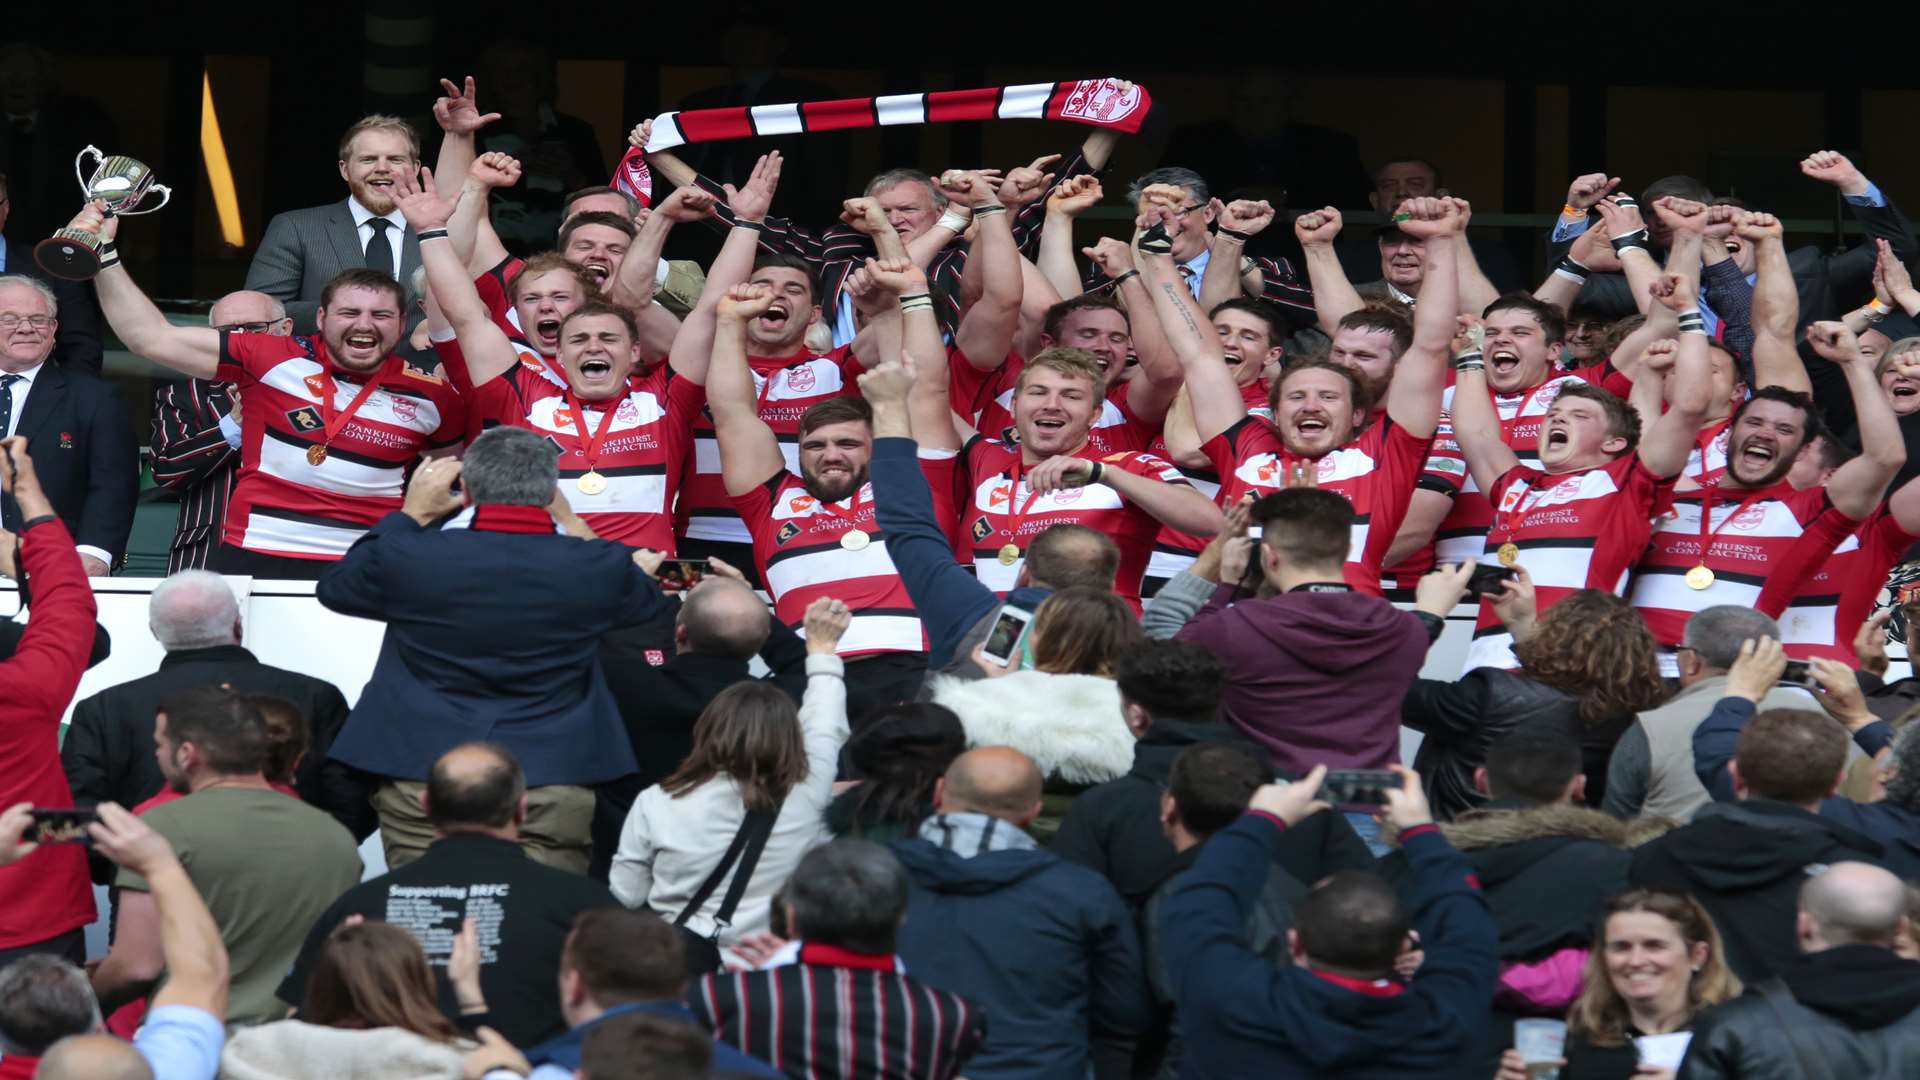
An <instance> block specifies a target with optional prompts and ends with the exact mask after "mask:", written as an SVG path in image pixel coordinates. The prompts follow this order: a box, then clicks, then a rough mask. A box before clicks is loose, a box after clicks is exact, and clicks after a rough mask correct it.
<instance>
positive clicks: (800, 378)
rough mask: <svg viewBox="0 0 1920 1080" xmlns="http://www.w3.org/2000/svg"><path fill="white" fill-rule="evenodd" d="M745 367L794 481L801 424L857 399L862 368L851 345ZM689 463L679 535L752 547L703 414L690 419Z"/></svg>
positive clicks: (753, 359) (751, 361)
mask: <svg viewBox="0 0 1920 1080" xmlns="http://www.w3.org/2000/svg"><path fill="white" fill-rule="evenodd" d="M747 366H748V367H750V368H752V369H753V389H754V393H755V394H757V395H759V401H760V419H761V420H762V421H764V422H765V423H766V425H767V426H768V427H770V428H772V429H773V434H774V437H775V438H777V439H779V440H780V452H781V454H783V455H785V457H786V459H787V471H788V472H791V473H793V474H794V475H796V476H797V475H799V473H800V418H801V417H802V416H805V415H806V413H807V410H808V409H811V408H813V407H814V406H815V405H818V404H820V403H821V402H823V401H831V400H833V399H834V398H837V397H859V396H860V384H859V383H858V382H857V381H856V380H857V379H858V378H859V376H860V373H861V372H863V371H865V370H866V368H865V367H863V366H862V365H861V363H860V360H859V358H858V357H856V356H854V355H853V347H852V346H851V345H842V346H840V347H839V348H837V349H835V350H833V351H832V352H830V353H828V354H826V355H825V356H815V355H813V354H812V353H809V352H807V351H806V350H805V349H802V350H801V351H800V352H797V353H795V354H793V355H792V356H786V357H766V356H750V357H748V358H747ZM689 458H690V460H691V463H692V465H691V467H690V468H689V469H687V470H686V480H685V483H684V484H683V486H682V488H681V491H680V506H679V509H678V511H676V514H675V520H676V521H678V522H679V528H678V533H679V535H681V536H683V537H686V538H687V539H690V540H708V541H717V542H720V543H727V544H746V543H751V542H752V540H753V537H752V535H751V533H750V532H749V531H748V529H747V526H746V525H745V524H744V523H743V522H742V521H741V520H740V515H739V514H738V513H737V512H735V510H734V503H733V501H732V500H730V499H728V498H727V485H726V483H725V482H724V481H722V480H721V478H720V441H719V439H718V438H716V437H715V436H714V433H713V418H712V417H711V416H709V415H708V414H707V410H706V409H704V408H702V409H701V410H700V411H699V412H698V413H696V414H695V415H694V418H693V446H692V449H691V451H690V453H689Z"/></svg>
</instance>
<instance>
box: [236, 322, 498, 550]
mask: <svg viewBox="0 0 1920 1080" xmlns="http://www.w3.org/2000/svg"><path fill="white" fill-rule="evenodd" d="M328 374H331V376H332V381H333V402H332V406H333V409H334V410H336V415H337V414H338V413H344V412H345V411H346V410H347V408H348V407H349V406H350V405H351V404H352V403H353V400H354V398H355V397H356V396H358V395H359V393H360V391H361V389H362V388H363V387H364V386H365V385H366V382H367V380H368V379H369V378H378V379H379V380H380V386H379V388H378V389H376V390H374V391H373V392H372V393H371V394H369V395H368V396H367V398H366V400H365V402H364V403H362V404H361V406H360V409H359V410H358V411H357V412H355V413H354V414H353V416H352V418H351V419H349V420H348V421H347V422H346V426H345V427H343V428H341V429H340V431H339V433H338V434H337V435H336V436H334V438H333V439H332V440H331V442H329V441H328V440H327V437H326V432H325V430H324V428H325V410H324V409H323V407H322V404H321V403H322V400H323V395H325V393H326V392H327V381H326V376H327V375H328ZM214 378H215V379H217V380H219V381H221V382H227V383H233V384H235V385H236V386H238V387H239V388H240V389H239V393H240V402H241V408H242V414H243V415H244V416H245V417H246V420H245V422H244V423H243V425H242V428H243V430H242V432H241V441H240V472H239V475H238V477H237V478H236V480H235V482H234V486H233V495H232V499H231V501H230V503H229V504H228V507H227V522H226V528H225V531H224V533H223V534H222V535H223V539H224V540H225V542H226V543H229V544H232V545H234V546H236V547H242V548H246V549H247V550H248V551H256V552H259V553H261V554H263V555H282V556H287V557H290V558H296V559H338V558H339V557H340V556H342V555H344V554H346V551H347V548H349V547H351V546H353V542H354V541H355V540H358V539H359V538H360V536H361V534H363V533H365V532H366V531H367V529H368V527H370V526H372V525H373V523H374V522H376V521H379V520H380V519H381V518H382V517H384V516H386V515H387V514H388V513H389V512H390V511H394V510H398V509H400V504H401V497H402V495H403V493H404V489H403V486H402V485H403V483H404V478H405V476H406V470H407V466H408V465H411V464H412V463H413V460H414V459H415V458H417V457H419V456H420V453H421V451H423V450H430V449H434V448H436V447H441V446H451V445H454V444H456V443H458V442H459V441H460V439H461V436H462V434H463V433H464V431H465V428H466V415H465V403H464V402H463V401H462V400H461V399H460V397H459V395H458V394H457V393H455V391H454V389H453V387H452V386H451V385H450V384H449V383H448V382H447V381H446V380H445V379H444V378H442V377H441V376H439V375H435V374H432V373H430V372H425V371H421V370H419V369H417V368H412V367H409V366H407V364H406V363H405V362H404V361H402V360H401V359H400V358H399V357H397V356H389V357H387V359H386V362H385V364H383V365H382V367H381V368H380V369H378V372H377V373H363V372H355V371H348V370H346V369H343V368H341V367H340V366H339V365H337V364H335V363H334V362H333V361H332V360H331V359H330V358H329V357H328V356H327V347H326V343H325V342H323V341H321V340H320V339H319V338H318V337H273V336H270V335H267V334H234V333H222V334H221V335H220V367H219V370H218V371H216V372H215V374H214ZM322 444H325V445H326V446H327V455H326V457H325V459H323V460H322V461H321V462H320V464H318V465H315V464H312V463H310V462H309V461H308V460H307V453H308V452H309V451H310V450H311V449H312V448H314V447H316V446H320V445H322Z"/></svg>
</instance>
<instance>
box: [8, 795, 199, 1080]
mask: <svg viewBox="0 0 1920 1080" xmlns="http://www.w3.org/2000/svg"><path fill="white" fill-rule="evenodd" d="M31 809H32V805H31V804H29V803H17V804H15V805H12V806H9V807H8V808H7V809H6V810H4V811H0V867H6V866H9V865H16V864H21V860H23V859H25V858H27V857H28V856H29V855H31V854H32V853H33V851H34V848H35V845H34V844H32V843H22V838H23V837H24V836H25V834H26V831H27V829H28V827H29V826H30V825H31V824H32V820H33V819H32V818H31V817H30V816H29V811H30V810H31ZM97 812H98V814H99V821H97V822H95V823H93V824H91V825H88V826H87V834H88V835H89V836H90V837H92V839H93V845H94V847H95V848H96V849H97V850H98V851H99V852H100V853H101V854H103V855H105V856H106V857H107V858H109V859H111V860H113V862H114V863H116V864H117V865H119V866H120V867H121V869H123V870H124V871H126V872H127V873H129V874H136V875H139V877H140V878H141V879H142V880H143V881H145V882H146V883H147V887H148V889H149V892H150V895H151V897H152V901H153V906H154V908H155V910H156V911H157V913H158V918H157V919H156V925H157V926H158V928H159V932H160V949H161V952H162V954H163V955H164V957H165V965H166V969H167V985H166V986H164V987H162V988H161V989H160V992H159V993H157V994H155V995H154V999H153V1007H152V1008H151V1009H149V1010H148V1012H147V1017H146V1022H145V1023H144V1024H142V1025H141V1028H140V1032H139V1034H138V1035H136V1036H135V1037H134V1040H133V1043H132V1044H131V1045H129V1044H127V1043H125V1042H122V1041H121V1040H119V1039H116V1038H114V1037H113V1036H111V1035H108V1034H105V1033H104V1031H101V1030H100V1028H101V1020H100V1014H99V1013H98V1012H95V1013H94V1014H93V1017H92V1022H91V1023H90V1024H89V1025H88V1026H87V1027H86V1029H85V1033H70V1032H69V1033H66V1034H64V1035H63V1036H56V1038H54V1039H51V1040H49V1045H48V1046H47V1047H45V1048H44V1052H43V1055H42V1057H41V1059H40V1062H39V1066H38V1069H37V1071H34V1072H33V1073H32V1075H34V1076H36V1077H43V1078H45V1080H100V1078H118V1077H121V1076H126V1077H151V1078H152V1080H213V1077H214V1073H215V1071H216V1070H217V1069H218V1068H219V1065H220V1048H221V1046H222V1045H224V1044H225V1042H226V1038H227V1030H226V1025H225V1024H223V1023H222V1022H221V1019H220V1018H221V1017H222V1016H224V1015H226V1013H227V999H228V990H229V979H228V974H229V970H228V963H227V950H226V948H225V946H223V945H222V944H221V940H220V939H221V934H220V928H219V927H218V926H217V925H215V923H214V919H213V915H212V913H210V912H209V911H208V910H207V905H206V902H205V901H203V900H201V899H200V894H199V892H198V891H196V890H195V888H194V885H193V882H192V881H191V880H190V879H189V878H188V876H187V871H186V869H185V868H184V867H182V866H181V865H180V859H179V857H178V856H177V855H175V853H174V849H173V848H172V846H170V845H169V844H168V843H167V841H166V838H165V837H163V836H161V835H160V834H159V833H157V832H155V831H154V830H153V829H152V828H150V827H148V825H147V824H146V823H145V822H143V821H141V820H140V819H138V818H136V817H134V816H133V815H132V814H129V813H127V811H126V810H124V809H122V808H121V807H119V806H117V805H115V804H113V803H102V804H101V805H100V806H99V807H98V808H97ZM9 895H12V894H9ZM35 963H39V961H35ZM28 970H29V971H31V970H32V969H28ZM42 970H44V969H42ZM0 971H10V969H9V968H8V965H7V964H5V963H0ZM64 975H65V980H64V981H65V982H66V984H67V986H68V987H69V988H71V989H77V988H78V982H77V980H84V979H85V978H86V974H85V973H84V972H82V971H80V970H79V968H78V967H77V965H70V966H69V967H68V968H67V970H66V971H65V972H64ZM9 978H11V975H9ZM15 985H19V984H15ZM22 1006H25V1007H31V1003H20V1004H19V1005H16V1002H15V999H12V998H10V997H9V998H0V1041H4V1042H5V1043H6V1044H7V1045H5V1046H4V1047H0V1053H4V1054H5V1055H6V1061H5V1062H4V1063H0V1068H5V1067H11V1066H12V1062H13V1061H14V1060H16V1058H17V1053H16V1052H17V1051H19V1050H24V1049H28V1047H26V1046H23V1045H22V1044H21V1043H20V1042H19V1041H18V1038H19V1036H21V1035H23V1034H26V1032H25V1031H24V1029H25V1028H26V1026H27V1023H26V1022H27V1020H28V1018H27V1017H26V1016H24V1015H21V1014H19V1013H16V1012H14V1011H13V1010H14V1009H15V1008H17V1007H22ZM67 1011H68V1013H69V1019H71V1018H72V1014H73V1003H69V1005H68V1009H67ZM47 1034H48V1035H55V1033H54V1032H53V1031H51V1030H49V1031H47Z"/></svg>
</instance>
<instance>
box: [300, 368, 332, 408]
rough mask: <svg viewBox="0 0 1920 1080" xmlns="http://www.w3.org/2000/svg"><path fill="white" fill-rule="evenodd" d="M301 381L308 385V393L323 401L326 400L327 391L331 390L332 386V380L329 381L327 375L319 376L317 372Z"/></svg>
mask: <svg viewBox="0 0 1920 1080" xmlns="http://www.w3.org/2000/svg"><path fill="white" fill-rule="evenodd" d="M301 381H302V382H304V383H306V384H307V392H308V393H310V394H312V395H313V396H314V397H316V398H320V399H321V400H323V401H324V400H325V399H326V396H327V391H328V389H330V384H331V382H332V380H330V379H328V378H327V377H326V376H325V375H322V374H319V373H318V372H315V373H314V374H312V375H309V376H307V377H306V378H305V379H303V380H301Z"/></svg>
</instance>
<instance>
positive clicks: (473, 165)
mask: <svg viewBox="0 0 1920 1080" xmlns="http://www.w3.org/2000/svg"><path fill="white" fill-rule="evenodd" d="M433 175H434V176H435V177H439V178H460V177H464V178H465V182H464V183H463V184H462V185H461V187H460V190H459V191H457V192H455V193H454V195H453V197H452V198H451V199H449V200H448V202H449V203H450V204H452V206H453V216H452V217H449V218H448V219H447V221H446V229H447V239H448V240H449V241H450V242H451V243H452V244H453V251H454V254H456V255H458V256H459V257H460V265H461V266H463V267H465V268H466V271H467V276H468V277H478V276H479V275H481V274H484V273H486V272H487V271H489V270H491V269H493V268H494V267H496V266H499V265H500V264H501V263H502V262H504V261H505V260H506V258H507V249H506V246H505V245H503V244H501V243H500V237H499V236H498V235H497V234H496V233H495V232H494V231H493V226H492V225H491V224H490V223H489V222H488V219H487V203H488V200H489V199H490V198H492V196H493V189H494V188H499V187H512V186H513V185H515V184H517V183H519V182H520V162H518V161H517V160H515V159H514V158H513V157H512V156H510V155H508V154H502V153H499V152H497V151H496V152H494V153H490V154H481V155H480V156H479V157H477V158H472V159H471V160H470V161H469V162H468V163H467V165H465V166H464V167H462V168H461V170H460V171H459V172H443V171H440V170H438V169H436V170H434V173H433ZM436 182H437V181H436Z"/></svg>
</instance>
